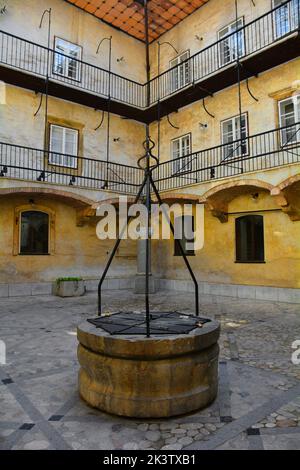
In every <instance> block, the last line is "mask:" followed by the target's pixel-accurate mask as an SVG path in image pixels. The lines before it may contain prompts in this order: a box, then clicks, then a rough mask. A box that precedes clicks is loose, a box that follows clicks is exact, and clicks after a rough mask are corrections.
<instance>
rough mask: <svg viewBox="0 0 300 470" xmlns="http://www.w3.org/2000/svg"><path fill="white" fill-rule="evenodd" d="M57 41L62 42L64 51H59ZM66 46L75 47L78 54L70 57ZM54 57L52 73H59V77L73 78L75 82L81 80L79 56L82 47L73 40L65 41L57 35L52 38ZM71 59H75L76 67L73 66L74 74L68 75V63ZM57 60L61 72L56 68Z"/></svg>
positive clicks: (80, 55)
mask: <svg viewBox="0 0 300 470" xmlns="http://www.w3.org/2000/svg"><path fill="white" fill-rule="evenodd" d="M59 42H61V43H62V46H63V47H64V49H66V51H59V50H58V47H59V44H58V43H59ZM68 46H69V49H70V50H71V49H72V48H73V49H77V51H78V54H77V56H76V57H72V56H71V53H70V54H68V51H67V49H68ZM54 50H55V53H54V59H53V74H54V75H59V76H60V77H65V78H67V79H69V80H73V81H76V82H80V81H81V62H80V61H81V58H82V47H81V46H79V45H78V44H74V43H73V42H70V41H67V40H66V39H62V38H59V37H57V36H56V37H55V38H54ZM72 60H75V64H76V68H75V76H70V75H69V70H70V65H71V62H72ZM58 61H61V66H62V72H60V71H59V70H57V67H58Z"/></svg>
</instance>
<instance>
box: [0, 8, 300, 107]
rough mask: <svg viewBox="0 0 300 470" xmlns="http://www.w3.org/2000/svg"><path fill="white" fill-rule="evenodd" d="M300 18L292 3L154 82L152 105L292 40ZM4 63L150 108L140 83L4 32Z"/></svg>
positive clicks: (0, 55)
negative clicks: (291, 36) (274, 46)
mask: <svg viewBox="0 0 300 470" xmlns="http://www.w3.org/2000/svg"><path fill="white" fill-rule="evenodd" d="M299 12H300V0H289V1H287V2H285V3H284V4H282V5H280V6H278V7H276V8H274V9H273V10H271V11H269V12H268V13H266V14H264V15H263V16H261V17H259V18H257V19H255V20H253V21H252V22H251V23H249V24H247V25H245V26H243V27H241V28H239V29H237V30H236V31H235V32H233V33H231V34H229V35H227V36H226V37H223V38H222V39H221V40H219V41H217V42H215V43H214V44H212V45H210V46H208V47H206V48H205V49H203V50H201V51H199V52H197V53H196V54H194V55H193V56H191V57H190V58H189V59H187V60H186V61H184V62H182V63H180V64H179V65H176V66H175V67H173V68H171V69H169V70H167V71H165V72H164V73H162V74H160V75H159V76H158V77H155V78H153V79H152V80H150V105H154V104H156V103H157V102H158V101H161V100H164V99H166V98H168V97H169V96H172V95H174V94H176V93H178V92H180V91H181V90H182V89H184V88H188V87H189V86H191V85H193V84H196V83H199V82H201V81H202V80H204V79H206V78H207V77H209V76H210V75H213V74H215V73H217V72H218V71H221V70H224V69H225V68H226V67H228V66H230V65H232V64H233V63H234V62H236V61H237V59H239V60H241V62H242V61H243V59H245V58H246V57H248V56H250V55H252V54H254V53H257V52H258V51H261V50H262V49H264V48H266V47H269V46H271V45H272V44H274V43H276V42H278V41H280V40H282V39H284V38H286V37H288V36H289V35H291V34H293V33H294V32H295V31H297V29H299V19H300V14H299ZM64 60H66V62H68V64H71V65H70V66H69V67H62V68H61V70H60V67H59V64H60V63H61V62H62V61H64ZM0 63H2V64H5V65H7V66H9V67H12V68H15V69H19V70H24V71H26V72H28V73H30V74H32V75H37V76H39V77H43V78H46V77H47V76H48V77H49V79H50V80H51V81H55V82H63V83H64V84H65V85H67V86H70V87H73V88H77V89H81V90H85V91H87V92H89V93H92V94H95V95H97V96H101V97H104V98H108V97H109V96H111V98H112V99H113V100H116V101H118V102H122V103H125V104H127V105H130V106H133V107H135V108H139V109H146V108H147V104H148V97H147V90H148V86H147V85H148V83H145V84H142V83H138V82H136V81H133V80H129V79H127V78H125V77H122V76H120V75H118V74H115V73H111V75H110V78H109V72H108V71H107V70H104V69H102V68H100V67H97V66H96V65H91V64H89V63H87V62H84V61H81V60H78V59H76V58H74V57H72V58H70V57H69V56H66V55H65V54H63V53H62V52H58V51H55V50H53V49H48V48H47V47H44V46H41V45H39V44H36V43H34V42H31V41H28V40H25V39H22V38H20V37H17V36H14V35H12V34H9V33H7V32H4V31H0ZM48 64H49V65H48Z"/></svg>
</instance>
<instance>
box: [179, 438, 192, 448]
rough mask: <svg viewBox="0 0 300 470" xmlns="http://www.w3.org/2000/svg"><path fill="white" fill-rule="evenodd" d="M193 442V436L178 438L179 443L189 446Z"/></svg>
mask: <svg viewBox="0 0 300 470" xmlns="http://www.w3.org/2000/svg"><path fill="white" fill-rule="evenodd" d="M192 442H193V439H192V438H191V437H186V436H185V437H181V438H180V439H178V444H182V446H188V445H189V444H191V443H192Z"/></svg>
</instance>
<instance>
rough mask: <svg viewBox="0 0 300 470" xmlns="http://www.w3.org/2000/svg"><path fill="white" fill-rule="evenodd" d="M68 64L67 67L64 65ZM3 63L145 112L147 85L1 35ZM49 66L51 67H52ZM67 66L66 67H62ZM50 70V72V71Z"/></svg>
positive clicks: (36, 45) (60, 53)
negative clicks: (145, 89)
mask: <svg viewBox="0 0 300 470" xmlns="http://www.w3.org/2000/svg"><path fill="white" fill-rule="evenodd" d="M63 61H66V62H67V64H68V65H67V66H65V65H64V64H63ZM0 63H2V64H5V65H7V66H9V67H12V68H16V69H19V70H25V71H26V72H28V73H30V74H33V75H37V76H40V77H43V78H45V79H46V78H47V76H48V78H49V79H50V80H51V81H55V82H63V83H64V84H65V85H67V86H70V87H74V88H79V89H82V90H84V91H87V92H89V93H93V94H95V95H99V96H101V97H104V98H107V99H108V98H109V96H110V97H111V98H112V99H113V100H116V101H120V102H123V103H126V104H128V105H131V106H134V107H137V108H144V107H145V102H146V101H145V99H146V97H145V93H144V85H143V84H140V83H138V82H135V81H134V80H130V79H128V78H125V77H122V76H120V75H118V74H115V73H113V72H111V74H110V79H109V72H108V71H107V70H105V69H103V68H101V67H97V66H96V65H92V64H89V63H87V62H84V61H82V60H79V59H76V58H75V57H72V58H71V57H70V56H67V55H65V54H63V53H62V52H58V51H55V50H53V49H48V48H47V47H45V46H41V45H39V44H36V43H34V42H32V41H28V40H26V39H23V38H20V37H18V36H15V35H13V34H9V33H7V32H4V31H0ZM48 64H49V65H48ZM62 65H64V66H62ZM47 69H48V70H47Z"/></svg>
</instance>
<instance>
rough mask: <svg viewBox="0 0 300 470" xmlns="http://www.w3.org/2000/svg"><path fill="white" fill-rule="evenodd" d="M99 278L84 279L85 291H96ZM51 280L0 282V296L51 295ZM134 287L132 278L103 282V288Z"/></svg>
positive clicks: (119, 288)
mask: <svg viewBox="0 0 300 470" xmlns="http://www.w3.org/2000/svg"><path fill="white" fill-rule="evenodd" d="M98 283H99V279H95V280H94V279H88V280H86V281H85V287H86V290H87V292H93V291H97V289H98ZM52 284H53V283H52V282H23V283H21V282H20V283H19V282H18V283H17V282H16V283H9V284H1V283H0V298H1V297H21V296H36V295H52ZM133 288H134V278H128V279H126V278H111V279H106V280H105V281H104V283H103V290H123V289H124V290H127V289H133Z"/></svg>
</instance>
